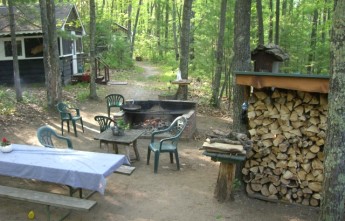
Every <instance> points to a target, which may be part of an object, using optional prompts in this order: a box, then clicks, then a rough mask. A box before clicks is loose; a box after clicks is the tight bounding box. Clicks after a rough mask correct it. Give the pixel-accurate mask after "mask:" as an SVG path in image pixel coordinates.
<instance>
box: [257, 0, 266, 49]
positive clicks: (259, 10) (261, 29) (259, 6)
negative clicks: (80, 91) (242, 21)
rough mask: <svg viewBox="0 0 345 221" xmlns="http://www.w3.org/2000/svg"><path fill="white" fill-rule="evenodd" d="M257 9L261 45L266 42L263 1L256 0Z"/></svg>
mask: <svg viewBox="0 0 345 221" xmlns="http://www.w3.org/2000/svg"><path fill="white" fill-rule="evenodd" d="M256 11H257V17H258V39H259V45H264V44H265V38H264V22H263V18H262V1H261V0H256Z"/></svg>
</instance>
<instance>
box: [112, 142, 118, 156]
mask: <svg viewBox="0 0 345 221" xmlns="http://www.w3.org/2000/svg"><path fill="white" fill-rule="evenodd" d="M113 150H114V151H115V153H116V154H118V153H119V148H118V147H117V144H116V143H113Z"/></svg>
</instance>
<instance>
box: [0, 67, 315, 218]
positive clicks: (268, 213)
mask: <svg viewBox="0 0 345 221" xmlns="http://www.w3.org/2000/svg"><path fill="white" fill-rule="evenodd" d="M141 66H143V68H144V69H145V70H146V72H145V73H144V75H145V76H149V75H152V74H159V71H158V69H155V68H154V67H151V66H149V65H148V64H146V63H141ZM102 87H105V90H106V91H107V92H108V93H122V94H124V95H125V97H126V98H129V99H131V98H134V99H139V97H140V98H142V99H144V98H145V99H146V98H149V99H156V98H157V92H154V91H151V90H149V88H150V87H149V86H147V85H144V84H143V83H142V82H141V83H138V82H134V81H132V80H131V81H129V82H128V84H127V85H109V86H102ZM80 107H81V110H82V115H83V119H84V121H85V126H86V130H85V133H81V130H80V128H79V127H78V132H79V134H78V135H79V136H78V138H76V137H74V136H73V133H71V134H68V135H69V136H70V137H71V139H72V142H73V145H74V146H75V149H78V150H88V151H100V152H106V151H107V148H106V146H103V147H102V149H100V148H99V143H98V141H95V140H93V136H94V135H95V134H96V133H97V130H98V126H97V125H96V122H95V121H94V120H93V117H94V116H95V115H98V114H102V115H105V114H106V106H105V102H104V99H102V100H100V101H88V102H85V103H83V104H81V105H80ZM40 111H43V110H37V112H38V113H40ZM42 116H44V118H35V120H30V119H31V118H29V119H27V120H26V121H24V120H23V121H17V120H14V119H13V122H11V123H9V125H8V126H7V127H6V128H2V129H1V135H3V136H6V137H8V138H9V139H11V140H13V141H16V143H26V144H34V145H38V141H37V138H36V130H37V128H38V127H39V126H40V125H43V124H49V125H50V126H52V127H53V128H55V130H56V131H60V125H59V124H60V121H59V117H58V116H57V115H56V114H44V115H43V114H42ZM23 118H25V116H23ZM23 122H27V123H23ZM228 125H229V120H228V119H221V118H215V117H211V116H202V115H199V116H198V117H197V130H198V133H199V134H200V135H202V134H204V133H205V132H206V131H208V130H209V129H210V128H217V129H223V130H227V129H228ZM202 142H203V140H193V139H191V140H188V141H187V140H182V141H181V142H180V144H179V154H180V163H181V171H176V166H175V164H173V165H172V164H170V163H169V158H168V156H166V154H162V155H161V159H160V162H159V169H158V174H154V173H153V161H152V159H151V164H150V165H146V154H147V145H148V143H149V140H147V139H139V141H138V148H139V152H140V155H141V159H142V160H141V161H138V162H134V163H133V166H135V167H136V170H135V171H134V173H133V174H132V175H131V176H126V175H120V174H112V175H111V176H109V177H108V180H107V187H106V192H105V194H104V195H100V194H98V193H96V194H94V195H93V196H92V197H91V199H93V200H96V201H97V203H98V204H97V205H96V207H95V208H93V209H92V211H90V212H89V213H82V212H72V214H71V215H70V216H69V217H68V218H67V219H66V220H71V221H78V220H80V221H81V220H83V221H91V220H92V221H94V220H97V221H98V220H102V221H115V220H116V221H149V220H150V221H162V220H164V221H191V220H198V221H210V220H231V221H237V220H238V221H251V220H255V221H260V220H262V221H309V220H310V221H314V220H317V216H318V212H317V209H315V208H311V207H302V206H295V205H288V204H276V203H269V202H264V201H260V200H255V199H250V198H248V197H247V196H246V195H245V194H244V193H243V192H242V191H237V192H236V193H235V200H234V201H232V202H227V203H219V202H217V201H216V200H215V198H214V197H213V190H214V187H215V182H216V179H217V173H218V166H219V164H218V163H217V162H212V161H211V160H210V159H209V158H208V157H205V156H203V155H202V151H200V150H199V148H200V147H201V145H202ZM121 151H123V150H122V149H121V148H120V152H121ZM131 154H132V155H133V154H134V153H133V152H131ZM0 185H12V186H19V187H24V188H32V189H39V190H43V191H44V190H46V191H52V192H56V193H60V194H61V193H67V191H68V189H67V188H66V187H62V186H60V185H56V184H48V183H43V182H38V181H35V180H22V179H16V178H8V177H1V176H0ZM0 202H1V206H0V220H6V221H10V220H13V221H14V220H27V218H26V217H27V213H28V211H30V210H34V211H35V213H36V219H35V220H45V219H46V217H45V210H44V209H45V208H44V207H43V206H41V205H37V204H28V203H25V202H20V201H15V200H6V199H1V198H0ZM52 211H53V220H56V218H57V216H58V215H61V214H62V213H64V212H65V210H62V209H56V208H54V209H53V210H52Z"/></svg>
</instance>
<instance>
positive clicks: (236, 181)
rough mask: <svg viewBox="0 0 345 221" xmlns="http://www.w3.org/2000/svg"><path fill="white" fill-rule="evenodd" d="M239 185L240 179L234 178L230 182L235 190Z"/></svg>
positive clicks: (240, 184)
mask: <svg viewBox="0 0 345 221" xmlns="http://www.w3.org/2000/svg"><path fill="white" fill-rule="evenodd" d="M241 186H242V183H241V181H240V180H239V179H237V178H235V179H234V181H233V183H232V189H233V190H234V191H236V190H239V189H240V188H241Z"/></svg>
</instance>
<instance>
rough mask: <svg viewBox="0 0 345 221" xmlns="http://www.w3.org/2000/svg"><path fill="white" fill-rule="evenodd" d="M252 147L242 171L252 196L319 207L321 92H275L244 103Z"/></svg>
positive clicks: (324, 114)
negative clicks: (246, 105)
mask: <svg viewBox="0 0 345 221" xmlns="http://www.w3.org/2000/svg"><path fill="white" fill-rule="evenodd" d="M248 104H249V106H248V119H249V133H250V135H251V140H252V141H253V148H252V150H251V151H249V152H247V161H246V163H245V166H244V168H243V170H242V173H243V174H244V180H245V182H246V183H247V185H246V190H247V193H248V194H249V195H251V196H254V197H255V196H257V197H258V198H265V199H268V200H273V201H274V200H283V201H287V202H290V203H300V204H303V205H311V206H319V204H320V198H321V195H320V193H321V189H322V182H323V179H324V168H323V161H324V153H323V147H324V143H325V140H326V130H327V109H328V101H327V95H326V94H316V93H315V94H313V93H308V92H301V91H291V90H283V89H274V91H255V92H254V93H253V94H252V95H251V97H250V98H249V101H248Z"/></svg>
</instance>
